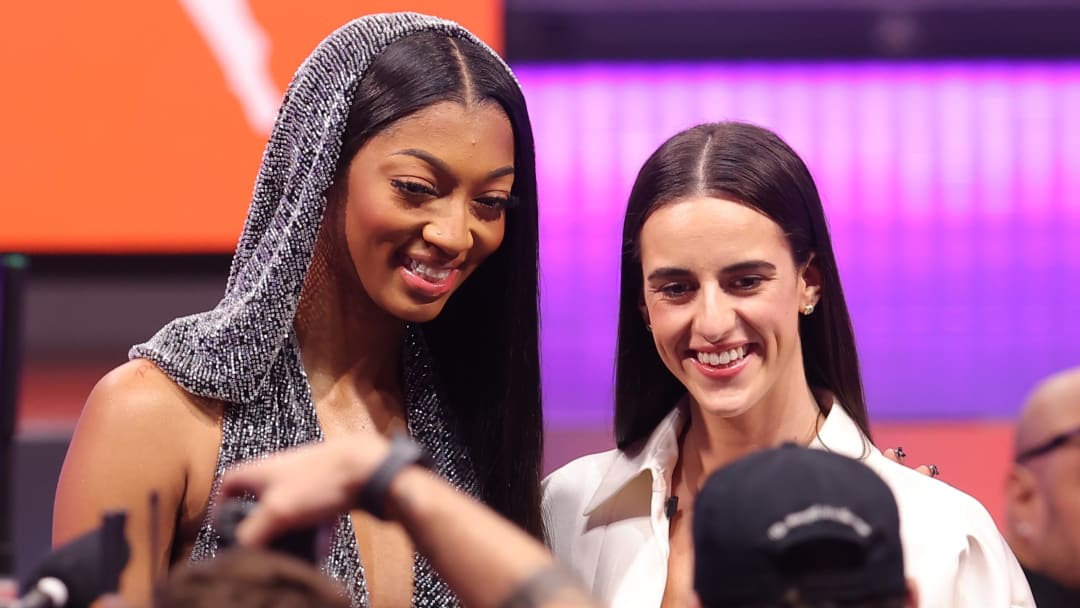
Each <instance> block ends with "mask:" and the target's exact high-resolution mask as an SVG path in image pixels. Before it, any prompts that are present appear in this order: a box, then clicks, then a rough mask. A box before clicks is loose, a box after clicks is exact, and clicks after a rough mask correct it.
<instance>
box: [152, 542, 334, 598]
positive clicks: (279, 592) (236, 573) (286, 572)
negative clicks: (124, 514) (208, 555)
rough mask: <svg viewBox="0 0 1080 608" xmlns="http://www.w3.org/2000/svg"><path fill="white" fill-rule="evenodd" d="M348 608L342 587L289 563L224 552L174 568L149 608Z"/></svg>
mask: <svg viewBox="0 0 1080 608" xmlns="http://www.w3.org/2000/svg"><path fill="white" fill-rule="evenodd" d="M225 606H228V607H229V608H245V607H250V608H279V607H280V608H305V607H310V608H348V607H349V599H348V595H347V593H346V591H345V589H344V588H343V587H341V586H340V585H339V584H337V583H335V582H334V581H332V580H330V579H329V578H328V577H327V576H326V575H325V574H323V573H322V572H320V571H319V570H317V569H316V568H314V567H312V566H311V565H310V564H308V563H305V562H303V561H301V560H299V559H296V558H294V557H290V556H288V555H284V554H282V553H276V552H273V551H264V550H259V549H241V548H235V549H228V550H226V551H223V552H222V553H221V555H219V556H218V557H217V558H215V559H214V560H213V561H212V562H199V563H195V564H191V565H186V566H184V565H182V566H179V567H177V568H175V569H174V570H173V572H172V574H171V575H170V576H169V578H168V579H167V580H166V582H165V583H164V584H163V585H162V586H161V588H160V589H158V591H157V592H156V593H155V600H154V608H219V607H225Z"/></svg>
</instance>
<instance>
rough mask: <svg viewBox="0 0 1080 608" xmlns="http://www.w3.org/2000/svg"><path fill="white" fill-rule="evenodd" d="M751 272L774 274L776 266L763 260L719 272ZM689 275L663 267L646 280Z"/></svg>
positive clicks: (684, 270) (683, 269) (676, 268)
mask: <svg viewBox="0 0 1080 608" xmlns="http://www.w3.org/2000/svg"><path fill="white" fill-rule="evenodd" d="M753 270H759V271H762V270H763V271H768V272H776V266H775V265H774V264H772V263H771V262H766V261H765V260H747V261H745V262H739V263H737V264H731V265H730V266H724V268H723V269H722V270H721V272H723V273H724V274H735V273H739V272H750V271H753ZM689 273H690V271H689V270H687V269H685V268H678V267H676V266H664V267H662V268H657V269H656V270H654V271H652V272H650V273H649V276H648V277H647V278H646V280H647V281H656V280H662V279H672V278H675V277H681V276H686V275H687V274H689Z"/></svg>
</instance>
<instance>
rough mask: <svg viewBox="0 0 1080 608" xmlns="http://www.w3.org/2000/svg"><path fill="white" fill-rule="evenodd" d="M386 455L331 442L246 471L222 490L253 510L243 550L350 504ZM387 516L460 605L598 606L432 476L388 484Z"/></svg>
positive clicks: (505, 525) (242, 533)
mask: <svg viewBox="0 0 1080 608" xmlns="http://www.w3.org/2000/svg"><path fill="white" fill-rule="evenodd" d="M387 451H388V448H387V442H386V441H385V440H384V439H382V438H381V437H375V436H372V437H369V436H365V437H363V438H360V439H346V438H341V439H335V440H329V441H326V442H324V443H321V444H318V445H311V446H305V447H303V448H300V449H297V450H292V451H290V452H288V453H284V454H280V455H276V456H274V457H271V458H270V459H267V460H266V461H263V462H261V463H255V464H251V465H245V466H243V467H241V468H239V469H237V470H235V471H233V472H232V473H230V474H228V475H226V477H225V480H224V482H223V486H222V491H223V492H224V493H225V494H227V495H237V494H240V493H243V492H245V491H250V492H253V493H255V494H256V495H258V496H259V504H258V506H257V507H256V508H255V509H254V510H253V511H252V512H251V514H250V515H249V516H248V517H247V519H245V520H244V522H243V523H241V525H240V527H239V528H238V530H237V536H238V539H239V540H240V542H241V543H242V544H245V545H251V546H258V545H261V544H265V543H266V542H267V541H268V540H269V539H271V538H273V537H274V536H276V535H277V534H280V533H281V532H283V531H285V530H287V529H289V528H292V527H297V526H303V525H309V524H312V523H316V522H320V521H324V520H326V519H327V518H329V517H332V516H333V514H335V513H339V512H341V511H344V510H346V509H348V508H350V507H352V506H353V505H354V504H355V501H356V496H357V495H358V492H359V489H360V488H361V487H362V486H363V484H364V482H365V481H366V480H367V479H368V478H369V477H370V476H371V474H372V472H373V471H374V470H375V468H376V467H377V466H378V465H379V463H381V462H382V459H383V458H384V457H385V455H386V453H387ZM386 507H387V513H388V515H389V516H390V517H391V518H392V519H393V520H395V521H398V522H399V523H401V524H402V525H403V526H404V527H405V530H406V531H407V532H408V534H409V536H410V537H411V538H412V540H413V542H414V543H416V545H417V547H418V549H419V550H420V551H421V552H422V553H423V554H424V555H426V556H427V557H428V559H429V560H430V561H431V563H432V565H433V566H434V567H435V569H436V570H438V571H439V573H440V574H441V575H442V576H443V578H444V579H446V582H447V583H449V584H450V586H451V587H452V588H453V589H454V591H455V592H456V593H457V594H458V596H459V597H460V598H461V600H462V602H463V603H464V604H465V605H468V606H479V607H482V608H488V607H490V608H495V607H501V608H532V607H544V608H570V607H578V608H581V607H592V606H595V605H596V604H595V603H594V602H593V600H591V599H590V598H589V596H588V594H587V593H586V592H585V591H583V590H582V587H580V586H579V585H578V584H577V583H575V582H574V580H573V579H572V578H571V577H570V576H569V575H567V574H565V573H564V572H563V571H562V570H561V569H558V568H557V567H556V565H555V561H554V558H552V556H551V554H550V553H548V551H547V550H546V549H545V548H544V547H543V545H541V544H540V543H539V542H537V541H536V540H535V539H533V538H532V537H531V536H529V535H528V534H526V533H525V532H523V531H522V530H520V529H518V528H517V527H516V526H514V525H513V524H512V523H510V522H509V521H507V520H505V519H503V518H502V517H500V516H499V515H498V514H496V513H495V512H494V511H492V510H491V509H489V508H487V507H486V506H484V505H482V504H480V503H479V502H477V501H475V500H474V499H473V498H471V497H469V496H467V495H465V494H462V493H461V492H459V491H457V490H456V489H454V488H453V487H451V486H450V485H449V484H447V483H446V482H445V481H444V480H442V479H440V478H439V477H437V476H436V475H434V474H432V473H430V472H428V471H426V470H424V469H422V468H420V467H415V466H414V467H408V468H406V469H405V470H404V471H402V472H401V473H400V474H399V475H398V476H397V477H396V478H395V479H394V481H393V482H392V483H391V485H390V491H389V493H388V496H387V504H386Z"/></svg>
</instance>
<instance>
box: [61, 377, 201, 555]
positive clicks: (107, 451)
mask: <svg viewBox="0 0 1080 608" xmlns="http://www.w3.org/2000/svg"><path fill="white" fill-rule="evenodd" d="M221 410H222V406H221V404H218V403H214V402H211V401H208V400H205V399H201V398H199V397H196V396H194V395H191V394H190V393H187V392H186V391H184V390H183V389H182V388H180V387H179V386H178V385H177V384H176V383H175V382H173V381H172V379H171V378H169V377H168V376H167V375H165V373H164V372H162V371H161V370H160V369H159V368H158V367H157V366H155V365H154V364H153V363H150V362H149V361H145V360H138V359H137V360H133V361H129V362H127V363H125V364H123V365H121V366H119V367H117V368H116V369H114V370H112V371H111V372H109V373H108V374H106V375H105V376H104V377H103V378H102V379H101V380H100V381H99V382H98V383H97V385H96V386H95V387H94V389H93V390H92V391H91V393H90V396H89V397H88V398H87V400H86V405H85V406H84V407H83V411H82V414H81V415H80V417H79V423H78V425H77V426H76V428H75V434H74V435H73V437H72V440H71V444H70V446H69V447H68V453H67V457H66V458H65V459H64V467H63V469H62V471H61V474H60V483H59V485H58V486H57V495H56V511H55V517H54V537H55V536H60V537H64V536H67V535H68V533H76V532H80V531H81V530H82V529H85V528H86V527H89V524H90V523H92V522H93V519H92V518H91V519H88V516H89V515H92V514H93V512H94V511H95V510H97V511H100V510H104V509H109V508H130V507H131V503H132V502H133V501H139V502H145V499H146V496H147V494H148V492H149V491H150V490H155V491H158V492H159V493H160V495H161V499H162V504H163V505H166V506H169V507H170V508H171V507H172V506H173V505H178V504H179V502H180V500H181V499H182V497H183V495H184V491H185V488H186V487H187V485H188V475H189V472H190V471H191V463H192V462H193V459H195V458H201V457H202V456H203V452H207V451H208V450H212V449H213V448H212V446H213V445H214V444H215V443H216V440H217V437H219V436H220V431H219V430H218V429H219V428H220V420H221ZM202 446H207V447H205V448H204V447H202ZM95 507H96V508H97V509H95ZM93 517H96V515H93ZM54 540H60V539H57V538H54Z"/></svg>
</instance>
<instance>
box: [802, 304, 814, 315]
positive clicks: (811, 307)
mask: <svg viewBox="0 0 1080 608" xmlns="http://www.w3.org/2000/svg"><path fill="white" fill-rule="evenodd" d="M813 312H814V305H813V304H807V305H806V308H804V309H803V311H802V314H804V315H806V316H808V317H809V316H810V315H811V314H812V313H813Z"/></svg>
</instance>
